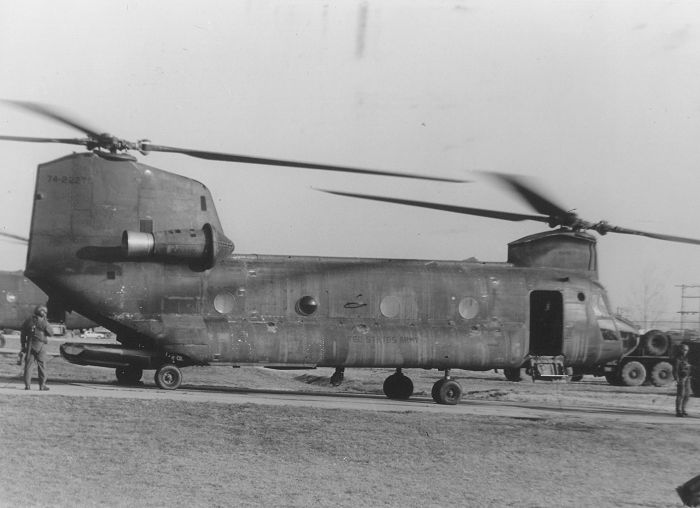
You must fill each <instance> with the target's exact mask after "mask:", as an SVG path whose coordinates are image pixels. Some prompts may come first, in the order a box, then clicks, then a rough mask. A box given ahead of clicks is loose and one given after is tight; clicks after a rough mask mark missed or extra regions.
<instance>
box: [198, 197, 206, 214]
mask: <svg viewBox="0 0 700 508" xmlns="http://www.w3.org/2000/svg"><path fill="white" fill-rule="evenodd" d="M199 206H200V208H201V209H202V211H203V212H206V211H207V198H206V197H205V196H199Z"/></svg>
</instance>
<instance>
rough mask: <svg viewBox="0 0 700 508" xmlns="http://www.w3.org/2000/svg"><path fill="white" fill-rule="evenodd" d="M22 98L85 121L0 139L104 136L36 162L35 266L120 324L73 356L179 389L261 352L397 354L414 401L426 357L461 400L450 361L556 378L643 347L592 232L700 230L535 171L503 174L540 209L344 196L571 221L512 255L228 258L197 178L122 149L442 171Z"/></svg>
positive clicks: (382, 357) (439, 397)
mask: <svg viewBox="0 0 700 508" xmlns="http://www.w3.org/2000/svg"><path fill="white" fill-rule="evenodd" d="M15 104H17V105H19V106H21V107H24V108H25V109H29V110H31V111H33V112H35V113H39V114H41V115H43V116H47V117H50V118H52V119H54V120H57V121H59V122H62V123H64V124H67V125H70V126H72V127H74V128H77V129H79V130H80V131H82V132H83V133H85V134H86V135H87V138H79V139H53V138H27V137H18V136H2V137H0V139H5V140H13V141H29V142H52V143H67V144H74V145H82V146H86V147H87V148H88V149H89V150H91V151H90V152H87V153H74V154H72V155H68V156H65V157H62V158H60V159H57V160H54V161H52V162H48V163H45V164H41V165H40V166H39V167H38V170H37V179H36V191H35V194H34V204H33V214H32V221H31V231H30V238H29V250H28V254H27V266H26V271H25V273H26V275H27V276H28V277H29V278H30V279H31V280H33V281H34V282H35V283H36V284H37V285H38V286H39V287H41V288H42V289H43V290H44V291H46V293H47V294H48V295H49V298H50V300H56V301H60V302H62V304H63V305H64V306H65V308H66V310H75V311H77V312H79V313H81V314H83V315H85V316H87V317H89V318H91V319H93V320H94V321H96V322H97V323H99V324H100V325H102V326H104V327H106V328H109V329H110V330H112V331H113V332H115V333H116V335H117V340H118V341H119V342H120V344H115V345H101V346H96V345H84V344H70V343H68V344H64V345H63V347H62V354H63V356H64V357H65V358H66V359H67V360H68V361H71V362H74V363H77V364H83V365H97V366H104V367H111V368H114V369H116V376H117V379H118V381H120V382H124V383H130V382H136V381H138V380H140V379H141V377H142V375H143V370H145V369H154V370H155V382H156V384H157V385H158V386H159V387H161V388H164V389H175V388H177V387H178V386H180V384H181V381H182V372H181V370H180V369H181V368H182V367H186V366H193V365H227V366H234V367H235V366H243V365H259V366H268V367H275V368H291V369H299V368H314V367H335V369H336V370H335V373H334V374H333V376H332V377H331V383H333V384H338V383H340V381H341V380H342V378H343V371H344V369H345V368H348V367H384V368H389V369H395V372H394V373H392V374H391V375H389V376H388V377H387V378H386V380H385V381H384V393H385V394H386V395H387V397H389V398H393V399H406V398H408V397H410V396H411V394H412V392H413V383H412V382H411V380H410V378H408V377H407V376H406V375H405V374H404V373H403V372H402V369H405V368H424V369H438V370H440V371H443V373H444V374H443V375H442V377H441V378H440V379H439V380H438V381H437V382H436V383H435V384H434V386H433V389H432V396H433V399H434V400H435V401H436V402H438V403H442V404H456V403H457V402H458V401H459V400H460V398H461V395H462V388H461V386H460V384H459V383H458V382H457V381H456V380H455V379H453V378H451V377H450V369H455V368H460V369H468V370H490V369H508V370H507V372H511V373H514V372H520V369H521V368H523V367H527V368H528V369H529V370H530V372H531V373H536V374H538V375H542V376H547V375H552V376H555V375H561V374H562V372H561V371H562V367H563V366H565V367H567V368H569V369H573V371H574V372H583V371H586V370H587V369H590V368H593V367H594V366H598V365H601V364H604V363H606V362H609V361H613V360H616V359H618V358H619V357H620V356H621V355H622V354H624V353H625V352H627V351H629V350H631V349H632V348H633V347H634V346H635V345H636V340H637V333H636V330H635V329H633V328H631V327H628V326H625V325H623V324H622V323H621V322H619V321H617V320H616V319H615V318H614V317H613V316H612V312H611V310H610V306H609V303H608V299H607V295H606V292H605V289H604V288H603V286H602V285H601V284H600V283H599V282H598V277H597V255H596V239H595V237H593V236H592V235H591V234H589V233H586V230H589V229H591V230H594V231H597V232H598V233H601V234H605V233H608V232H617V233H625V234H636V235H643V236H648V237H651V238H657V239H661V240H670V241H678V242H689V243H696V244H700V240H694V239H688V238H682V237H674V236H669V235H657V234H653V233H645V232H641V231H636V230H629V229H623V228H618V227H614V226H611V225H608V224H607V223H605V222H600V223H596V224H592V223H589V222H585V221H583V220H581V219H579V218H578V217H577V216H576V215H575V214H573V213H570V212H566V211H565V210H563V209H562V208H560V207H558V206H557V205H555V204H553V203H552V202H551V201H549V200H547V199H546V198H544V197H543V196H542V195H540V194H539V193H537V192H536V191H534V190H533V189H532V188H530V187H529V186H528V185H526V184H525V183H524V182H523V181H522V180H520V179H518V178H516V177H514V176H509V175H496V177H497V178H498V179H500V180H502V181H503V182H505V183H507V184H508V185H510V187H511V188H512V189H513V190H514V191H516V192H517V193H518V194H519V195H521V196H523V197H524V198H525V199H526V200H527V201H528V202H529V203H530V205H532V206H533V208H534V209H535V210H536V211H537V212H538V214H539V215H525V214H516V213H507V212H501V211H492V210H483V209H475V208H466V207H455V206H447V205H441V204H434V203H425V202H416V201H406V200H399V199H393V198H386V197H381V196H369V195H361V194H349V193H343V192H335V194H340V195H343V196H350V197H354V198H363V199H373V200H379V201H386V202H389V203H397V204H403V205H412V206H420V207H424V208H432V209H437V210H443V211H447V212H456V213H463V214H470V215H477V216H482V217H491V218H496V219H505V220H511V221H522V220H534V221H539V222H544V223H547V224H548V225H549V226H550V227H558V229H556V230H554V231H549V232H545V233H540V234H536V235H532V236H529V237H526V238H522V239H520V240H517V241H514V242H512V243H511V244H509V252H508V261H507V263H483V262H470V261H426V260H396V259H391V260H390V259H362V258H337V257H333V258H329V257H300V256H283V255H247V254H233V243H232V242H231V241H230V240H229V239H228V238H227V237H226V236H225V235H224V233H223V231H222V227H221V224H220V222H219V217H218V215H217V212H216V210H215V208H214V201H213V199H212V196H211V193H210V191H209V190H208V189H207V188H206V187H205V186H204V185H203V184H202V183H200V182H198V181H195V180H192V179H189V178H185V177H182V176H179V175H176V174H173V173H170V172H167V171H164V170H160V169H156V168H154V167H150V166H147V165H144V164H141V163H139V162H137V161H136V159H135V158H134V157H133V156H131V155H129V154H128V153H126V152H127V151H129V150H139V151H141V152H142V153H144V154H145V153H148V152H171V153H180V154H185V155H189V156H193V157H198V158H202V159H209V160H220V161H233V162H244V163H251V164H266V165H275V166H291V167H300V168H309V169H319V170H329V171H346V172H351V173H365V174H379V175H389V176H397V177H398V176H402V177H407V176H414V177H418V178H426V179H434V180H444V179H440V178H436V177H429V176H415V175H403V174H396V173H391V172H383V171H372V170H361V169H356V168H349V167H338V166H329V165H323V164H309V163H303V162H293V161H283V160H271V159H265V158H259V157H249V156H241V155H232V154H222V153H214V152H207V151H200V150H190V149H183V148H174V147H168V146H161V145H155V144H152V143H151V142H150V141H140V142H129V141H125V140H122V139H118V138H115V137H113V136H111V135H108V134H99V133H98V131H96V130H94V129H91V128H88V127H86V126H84V125H83V124H81V123H79V122H76V121H74V120H72V119H70V118H68V117H66V116H65V115H63V114H59V113H57V112H56V111H54V110H53V109H49V108H47V107H45V106H40V105H36V104H31V103H15Z"/></svg>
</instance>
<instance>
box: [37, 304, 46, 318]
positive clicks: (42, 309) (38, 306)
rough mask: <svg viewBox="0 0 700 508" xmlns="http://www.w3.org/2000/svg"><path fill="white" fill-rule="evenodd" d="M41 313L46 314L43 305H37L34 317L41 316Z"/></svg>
mask: <svg viewBox="0 0 700 508" xmlns="http://www.w3.org/2000/svg"><path fill="white" fill-rule="evenodd" d="M42 312H44V313H46V312H47V310H46V307H45V306H44V305H37V306H36V307H35V308H34V314H35V315H37V316H41V313H42Z"/></svg>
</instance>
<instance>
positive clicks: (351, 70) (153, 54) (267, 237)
mask: <svg viewBox="0 0 700 508" xmlns="http://www.w3.org/2000/svg"><path fill="white" fill-rule="evenodd" d="M0 77H1V79H0V98H4V99H11V100H26V101H33V102H40V103H44V104H49V105H52V106H54V107H56V108H57V109H59V110H60V111H62V112H65V113H67V114H70V115H72V116H73V117H75V118H77V119H79V120H81V121H83V122H84V123H86V124H87V125H89V126H95V128H96V129H97V130H98V131H108V132H111V133H112V134H114V135H117V136H119V137H122V138H125V139H129V140H137V139H143V138H148V139H150V140H152V141H153V142H154V143H156V144H164V145H171V146H178V147H184V148H193V149H200V150H212V151H220V152H227V153H237V154H245V155H259V156H266V157H275V158H287V159H292V160H305V161H310V162H325V163H331V164H341V165H350V166H359V167H365V168H376V169H384V170H391V171H397V172H405V173H422V174H426V173H427V174H435V175H440V176H448V177H457V178H467V179H470V180H472V181H471V182H470V183H464V184H454V183H433V182H422V181H412V180H403V179H396V178H388V177H371V176H358V175H343V174H331V173H322V172H318V171H310V170H300V169H285V168H272V167H264V166H246V165H241V164H232V163H221V162H211V161H204V160H199V159H193V158H189V157H187V156H183V155H174V154H150V155H148V156H146V157H142V156H140V155H139V158H140V160H141V162H144V163H146V164H149V165H152V166H156V167H159V168H162V169H167V170H169V171H173V172H176V173H179V174H182V175H185V176H188V177H191V178H195V179H197V180H200V181H201V182H203V183H204V184H205V185H207V186H208V187H209V188H210V189H211V190H212V192H213V195H214V199H215V201H216V205H217V209H218V212H219V216H220V218H221V222H222V225H223V227H224V229H225V233H226V235H227V236H228V237H229V238H231V239H232V240H233V241H234V242H235V244H236V250H237V252H240V253H257V254H287V255H295V254H296V255H319V256H352V257H387V258H411V259H457V260H459V259H467V258H470V257H476V258H478V259H479V260H483V261H505V259H506V255H507V244H508V242H510V241H513V240H515V239H517V238H520V237H523V236H526V235H529V234H533V233H536V232H538V231H541V230H542V229H543V225H542V224H540V223H535V222H533V223H527V222H517V223H511V222H506V221H496V220H489V219H484V218H478V217H469V216H462V215H456V214H449V213H445V212H439V211H431V210H423V209H413V208H408V207H402V206H398V205H391V204H387V203H373V202H368V201H360V200H352V199H349V198H344V197H339V196H332V195H328V194H323V193H320V192H318V191H317V190H315V188H324V189H334V190H341V191H347V192H357V193H368V194H378V195H385V196H393V197H400V198H407V199H418V200H424V201H433V202H441V203H449V204H455V205H461V206H472V207H481V208H490V209H498V210H505V211H510V212H520V213H531V210H530V209H529V208H528V206H527V205H526V204H525V203H524V202H523V201H522V199H520V198H519V197H518V196H515V195H513V194H512V193H510V192H508V191H507V189H504V188H502V187H499V186H498V185H495V184H494V182H493V181H492V180H491V179H489V178H486V177H484V175H483V173H480V172H483V171H486V172H488V171H499V172H506V173H515V174H519V175H524V176H527V177H530V178H532V180H531V182H532V183H533V184H534V185H536V186H537V188H538V189H540V190H541V191H542V192H543V193H544V194H545V195H546V196H548V197H550V199H552V200H553V201H555V202H556V203H558V204H560V205H561V206H562V207H563V208H565V209H574V210H575V211H576V213H578V214H579V215H580V216H581V217H582V218H584V219H586V220H590V221H598V220H601V219H605V220H607V221H609V222H611V223H612V224H615V225H619V226H624V227H628V228H633V229H640V230H643V231H650V232H657V233H666V234H672V235H679V236H689V237H696V238H700V225H698V219H697V217H698V215H699V214H698V212H700V199H699V197H698V190H699V189H700V173H699V171H698V170H699V169H700V149H699V148H698V147H700V3H698V2H695V1H686V2H679V1H645V2H629V1H615V0H612V1H610V0H606V1H600V2H599V1H560V0H558V1H538V0H535V1H529V2H519V1H498V0H496V1H493V0H488V1H486V0H453V1H448V0H413V1H411V2H405V1H399V0H396V1H393V0H384V1H381V2H380V1H375V2H371V1H366V0H339V1H336V0H334V1H332V2H330V1H310V0H308V1H307V0H249V1H224V0H210V1H197V2H194V1H188V2H185V1H167V2H166V1H165V0H163V1H155V0H154V1H125V0H109V1H106V0H89V1H88V0H85V1H75V0H62V1H49V0H46V1H36V0H35V1H32V0H29V1H23V2H15V1H11V0H0ZM0 134H4V135H20V136H50V137H81V136H82V134H81V133H79V132H76V131H74V130H73V129H71V128H69V127H66V126H64V125H61V124H58V123H55V122H53V121H50V120H48V119H45V118H41V117H38V116H33V115H31V114H28V113H27V112H24V111H20V110H17V109H15V108H12V107H10V106H8V105H7V104H1V103H0ZM75 149H76V147H71V146H64V145H36V144H30V143H26V144H23V143H12V142H0V196H1V197H2V202H3V205H4V206H3V208H2V210H3V213H2V216H0V230H1V231H4V232H9V233H13V234H20V235H28V232H29V223H30V216H31V199H32V192H33V188H34V178H35V168H36V166H37V165H38V164H40V163H43V162H47V161H50V160H53V159H56V158H58V157H61V156H63V155H65V154H68V153H70V152H72V151H74V150H75ZM598 248H599V257H600V278H601V281H602V282H603V284H604V285H605V286H606V287H607V288H608V290H609V293H610V296H611V299H612V302H613V307H614V308H615V309H619V310H621V311H623V312H624V313H626V314H627V315H630V316H631V317H634V318H636V319H640V315H641V313H642V309H643V307H645V306H648V305H649V302H650V301H651V303H652V304H653V306H654V307H655V308H658V309H661V310H660V311H659V312H662V315H661V314H658V315H655V316H652V317H649V319H652V318H653V319H656V320H659V321H660V320H664V321H672V320H674V321H675V324H674V323H664V324H663V327H666V328H675V327H678V325H679V323H678V319H679V316H680V315H679V314H678V311H679V310H681V309H683V310H686V311H696V310H700V308H699V306H700V303H699V302H700V300H699V299H693V298H685V299H681V289H680V288H679V287H678V286H679V285H684V284H685V285H691V286H692V285H698V284H700V263H698V262H697V260H698V258H699V257H700V246H693V245H685V244H673V243H668V242H661V241H657V240H651V239H645V238H638V237H629V236H625V235H613V234H610V235H607V236H605V237H602V238H600V240H599V244H598ZM25 256H26V248H25V247H24V246H23V245H21V244H17V243H12V242H3V243H0V269H5V270H14V269H21V268H23V266H24V262H25ZM645 293H646V294H648V295H650V296H649V297H648V298H644V297H643V295H644V294H645ZM696 295H700V288H691V289H688V290H686V296H689V297H690V296H696ZM645 302H647V303H646V305H645ZM685 316H686V317H685V321H686V323H685V324H686V326H688V327H693V326H697V321H698V316H697V315H690V314H687V315H685ZM689 322H690V325H689Z"/></svg>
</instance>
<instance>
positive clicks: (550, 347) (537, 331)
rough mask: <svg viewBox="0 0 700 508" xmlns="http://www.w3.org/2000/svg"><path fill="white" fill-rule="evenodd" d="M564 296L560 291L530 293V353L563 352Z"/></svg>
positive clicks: (554, 354)
mask: <svg viewBox="0 0 700 508" xmlns="http://www.w3.org/2000/svg"><path fill="white" fill-rule="evenodd" d="M563 336H564V298H563V296H562V294H561V292H559V291H533V292H532V293H530V354H531V355H533V356H557V355H561V354H562V343H563V339H564V337H563Z"/></svg>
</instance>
